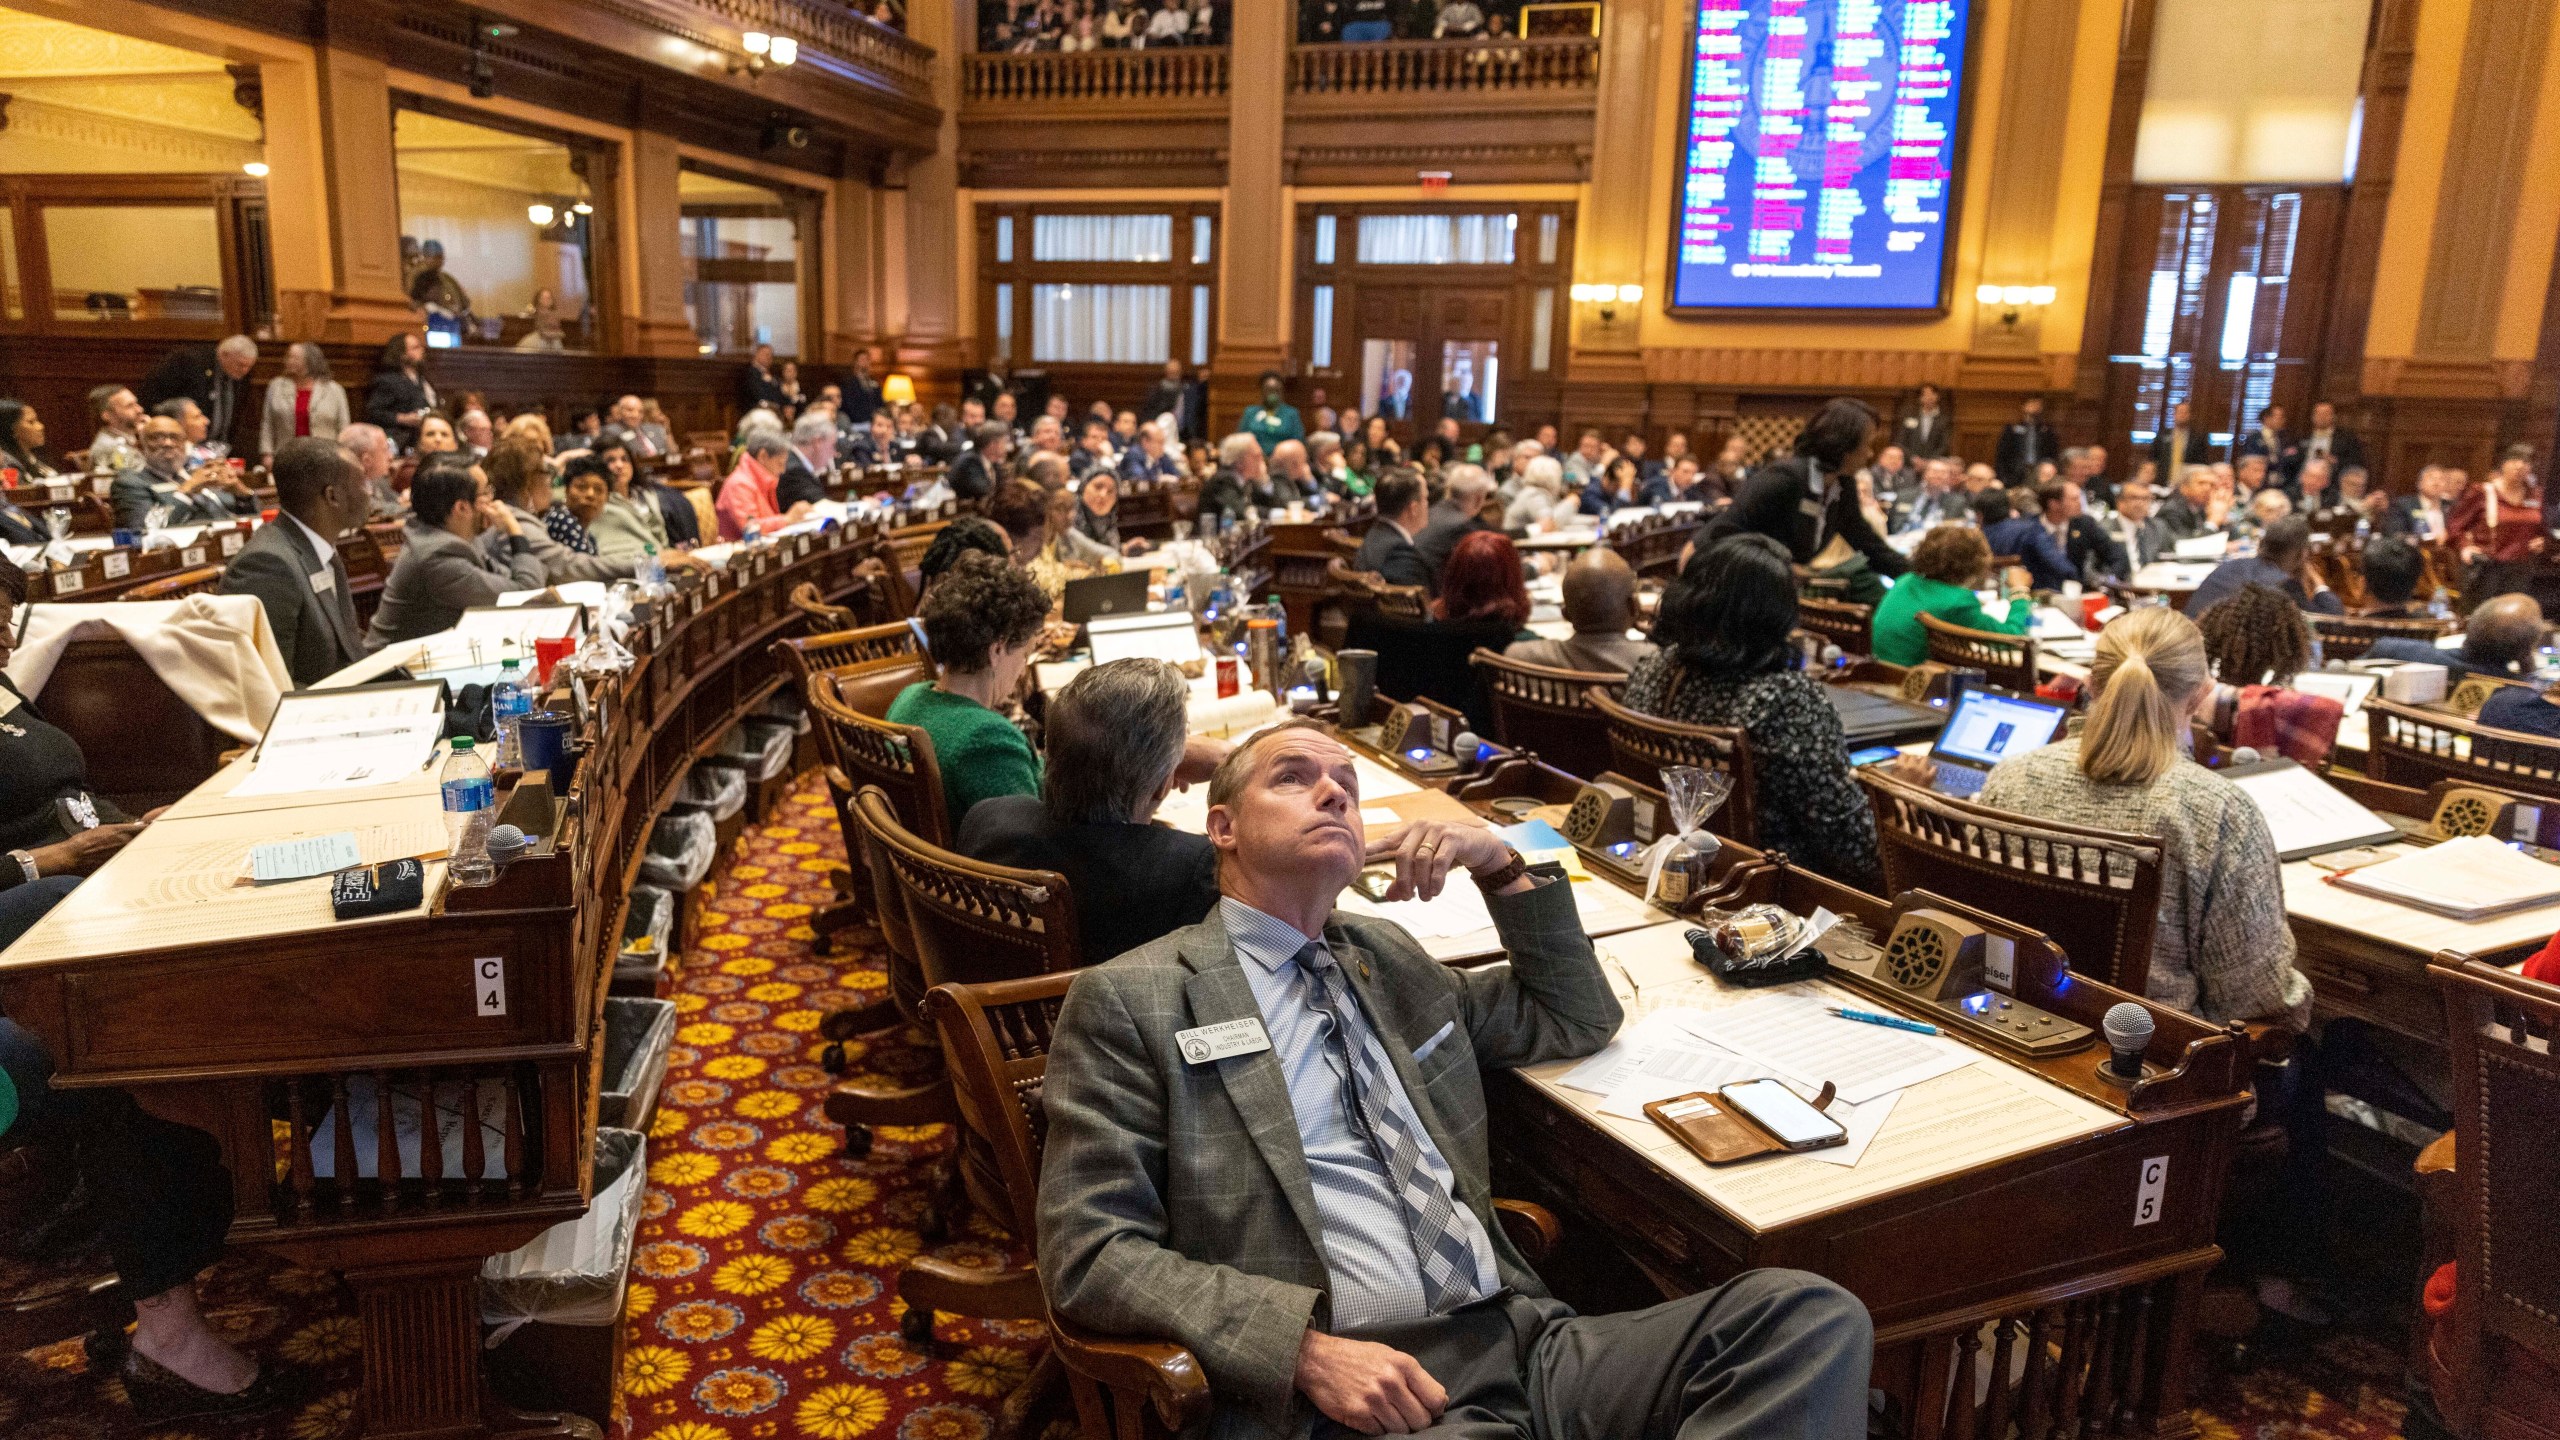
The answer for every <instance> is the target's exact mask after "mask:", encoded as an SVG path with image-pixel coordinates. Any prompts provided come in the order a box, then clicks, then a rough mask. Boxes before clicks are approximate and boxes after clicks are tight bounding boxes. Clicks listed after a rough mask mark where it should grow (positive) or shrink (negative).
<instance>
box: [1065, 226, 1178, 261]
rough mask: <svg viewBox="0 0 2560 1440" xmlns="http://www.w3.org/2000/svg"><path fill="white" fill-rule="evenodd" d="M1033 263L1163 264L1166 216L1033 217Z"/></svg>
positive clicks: (1168, 233) (1169, 232)
mask: <svg viewBox="0 0 2560 1440" xmlns="http://www.w3.org/2000/svg"><path fill="white" fill-rule="evenodd" d="M1031 258H1032V259H1034V260H1119V261H1127V262H1135V263H1145V264H1158V265H1161V264H1164V263H1165V262H1167V261H1169V260H1171V259H1173V217H1172V216H1170V215H1034V216H1032V217H1031Z"/></svg>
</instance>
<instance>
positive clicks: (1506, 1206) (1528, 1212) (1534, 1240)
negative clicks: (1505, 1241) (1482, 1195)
mask: <svg viewBox="0 0 2560 1440" xmlns="http://www.w3.org/2000/svg"><path fill="white" fill-rule="evenodd" d="M1493 1218H1495V1219H1496V1220H1499V1221H1501V1222H1502V1233H1503V1234H1505V1235H1508V1236H1510V1237H1511V1243H1512V1244H1514V1245H1516V1246H1518V1247H1519V1248H1520V1254H1521V1256H1522V1258H1524V1259H1526V1260H1527V1261H1528V1262H1529V1263H1530V1264H1532V1265H1535V1264H1537V1263H1538V1262H1539V1261H1541V1260H1544V1259H1546V1258H1547V1257H1548V1256H1549V1255H1552V1254H1554V1253H1555V1248H1556V1246H1557V1245H1558V1244H1560V1243H1562V1242H1563V1240H1564V1222H1562V1221H1560V1220H1558V1219H1556V1217H1555V1212H1554V1211H1551V1210H1549V1209H1548V1208H1547V1207H1546V1206H1544V1205H1540V1204H1537V1203H1535V1202H1533V1201H1528V1200H1501V1199H1497V1200H1495V1201H1494V1202H1493Z"/></svg>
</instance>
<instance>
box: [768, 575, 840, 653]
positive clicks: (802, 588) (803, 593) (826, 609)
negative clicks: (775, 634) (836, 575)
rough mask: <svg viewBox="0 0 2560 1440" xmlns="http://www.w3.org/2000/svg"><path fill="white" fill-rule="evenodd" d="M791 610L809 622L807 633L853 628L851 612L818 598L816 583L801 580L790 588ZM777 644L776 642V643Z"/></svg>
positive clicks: (820, 633)
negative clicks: (797, 612)
mask: <svg viewBox="0 0 2560 1440" xmlns="http://www.w3.org/2000/svg"><path fill="white" fill-rule="evenodd" d="M791 608H792V609H794V610H797V611H799V612H800V614H801V616H802V617H803V618H804V619H806V620H807V621H808V622H809V633H810V634H812V635H824V634H828V633H830V632H834V631H841V630H850V629H852V628H853V612H852V611H851V610H849V609H847V608H845V607H844V606H842V605H830V604H828V603H827V602H826V601H824V600H822V599H820V598H819V597H818V582H817V581H815V580H803V581H801V582H800V583H799V584H797V585H795V586H793V587H791ZM777 643H778V642H777Z"/></svg>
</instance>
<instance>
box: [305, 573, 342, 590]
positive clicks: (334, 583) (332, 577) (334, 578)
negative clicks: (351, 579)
mask: <svg viewBox="0 0 2560 1440" xmlns="http://www.w3.org/2000/svg"><path fill="white" fill-rule="evenodd" d="M337 588H338V572H337V571H335V570H323V571H321V572H320V573H318V574H317V575H314V576H312V577H311V593H312V594H314V595H326V594H328V593H329V592H330V591H332V590H335V589H337Z"/></svg>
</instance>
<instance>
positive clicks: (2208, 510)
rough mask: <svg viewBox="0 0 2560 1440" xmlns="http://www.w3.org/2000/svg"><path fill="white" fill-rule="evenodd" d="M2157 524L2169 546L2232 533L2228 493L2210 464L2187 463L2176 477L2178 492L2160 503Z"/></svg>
mask: <svg viewBox="0 0 2560 1440" xmlns="http://www.w3.org/2000/svg"><path fill="white" fill-rule="evenodd" d="M2160 528H2161V529H2162V530H2163V531H2165V532H2167V535H2168V539H2169V543H2170V544H2171V545H2172V546H2175V545H2176V544H2177V543H2178V542H2179V541H2181V540H2201V539H2203V538H2204V537H2205V536H2207V535H2216V534H2229V533H2231V529H2232V525H2231V501H2230V497H2229V496H2227V495H2225V494H2223V493H2222V492H2221V490H2220V488H2219V487H2218V486H2217V485H2216V484H2215V476H2214V473H2213V467H2212V466H2210V465H2190V466H2188V467H2187V468H2186V471H2185V473H2183V474H2181V475H2180V476H2179V477H2178V493H2177V494H2175V495H2172V496H2170V497H2169V498H2168V500H2167V501H2166V502H2165V503H2163V504H2162V505H2161V507H2160Z"/></svg>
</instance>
